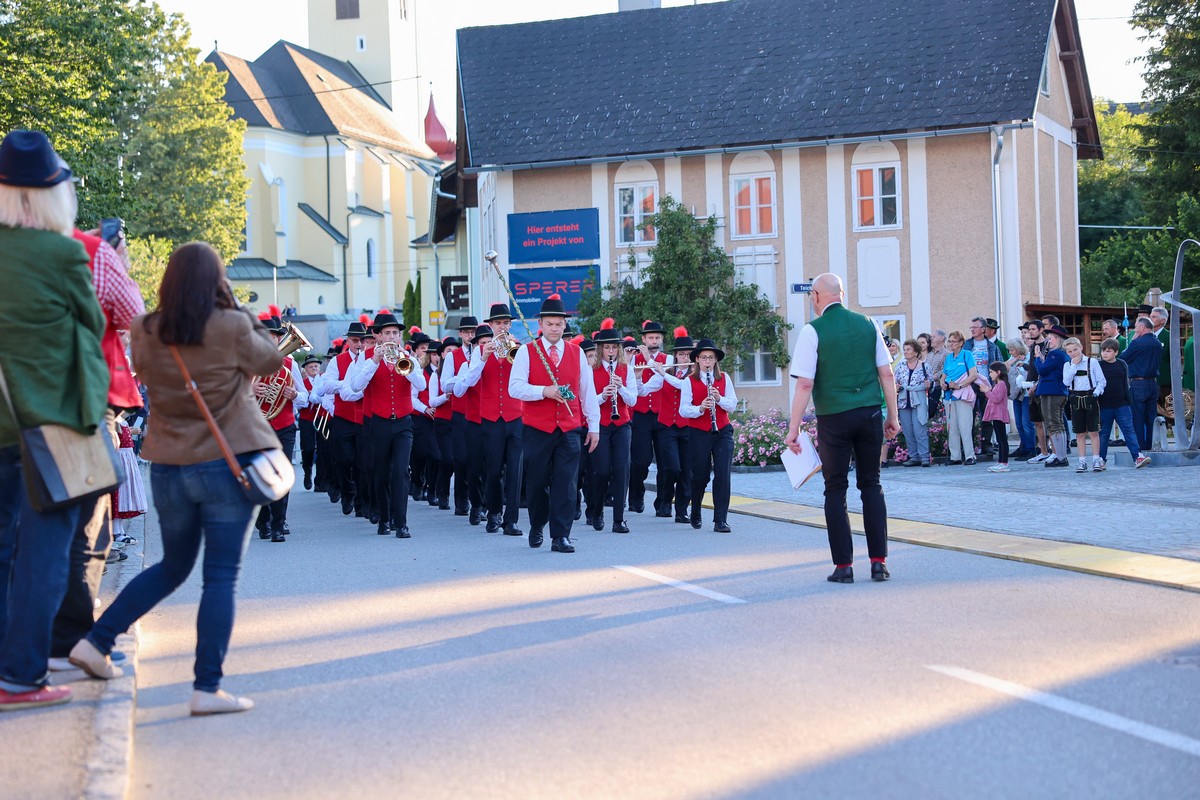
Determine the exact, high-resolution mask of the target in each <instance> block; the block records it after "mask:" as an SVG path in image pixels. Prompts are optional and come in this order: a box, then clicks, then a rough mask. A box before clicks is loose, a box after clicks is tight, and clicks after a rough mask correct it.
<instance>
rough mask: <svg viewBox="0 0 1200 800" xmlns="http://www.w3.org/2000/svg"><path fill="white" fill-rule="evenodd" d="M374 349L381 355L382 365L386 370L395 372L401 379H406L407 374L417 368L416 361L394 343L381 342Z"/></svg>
mask: <svg viewBox="0 0 1200 800" xmlns="http://www.w3.org/2000/svg"><path fill="white" fill-rule="evenodd" d="M375 348H376V349H377V350H380V351H381V352H382V353H383V356H382V358H383V363H384V364H386V365H387V368H388V369H391V370H395V371H396V374H397V375H400V376H401V377H408V375H409V373H411V372H412V371H413V370H414V369H416V368H417V360H416V359H415V358H413V357H412V356H410V355H409V354H408V353H407V352H406V351H405V350H404V348H403V347H401V346H400V345H399V344H397V343H396V342H382V343H381V344H377V345H375Z"/></svg>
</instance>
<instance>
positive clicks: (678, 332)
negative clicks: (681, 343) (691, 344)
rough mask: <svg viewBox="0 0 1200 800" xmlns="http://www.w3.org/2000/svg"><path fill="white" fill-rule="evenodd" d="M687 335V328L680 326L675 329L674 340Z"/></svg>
mask: <svg viewBox="0 0 1200 800" xmlns="http://www.w3.org/2000/svg"><path fill="white" fill-rule="evenodd" d="M687 335H688V332H687V328H685V327H683V326H682V325H680V326H679V327H678V328H676V329H675V338H676V339H678V338H679V337H680V336H687Z"/></svg>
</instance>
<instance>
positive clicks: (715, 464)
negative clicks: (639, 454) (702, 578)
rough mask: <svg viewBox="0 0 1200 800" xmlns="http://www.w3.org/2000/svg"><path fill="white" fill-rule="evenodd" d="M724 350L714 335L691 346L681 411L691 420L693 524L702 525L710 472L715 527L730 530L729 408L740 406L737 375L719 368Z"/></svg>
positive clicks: (724, 530) (716, 529)
mask: <svg viewBox="0 0 1200 800" xmlns="http://www.w3.org/2000/svg"><path fill="white" fill-rule="evenodd" d="M724 358H725V351H724V350H722V349H721V348H719V347H717V346H716V345H715V344H714V343H713V340H712V339H701V340H700V341H699V342H697V343H696V346H695V348H693V349H692V362H693V364H694V366H693V367H692V372H691V375H690V379H689V380H688V381H687V382H686V383H685V384H684V386H683V389H682V391H681V392H680V395H679V413H680V414H682V415H683V416H684V417H686V418H687V419H689V420H690V421H691V426H692V427H691V431H690V432H689V435H688V457H689V458H690V459H691V462H692V514H691V518H690V521H691V523H692V527H693V528H697V529H698V528H699V527H700V525H701V522H700V507H701V506H702V505H703V503H704V490H705V489H706V488H707V487H708V477H709V475H710V474H711V475H712V485H713V491H712V494H713V530H714V531H716V532H717V533H729V492H730V473H731V472H733V428H731V427H730V426H729V414H730V412H731V411H733V410H734V409H736V408H737V402H738V401H737V393H736V392H734V389H733V378H732V377H731V376H730V375H729V374H728V373H724V372H722V371H721V366H720V362H721V360H722V359H724Z"/></svg>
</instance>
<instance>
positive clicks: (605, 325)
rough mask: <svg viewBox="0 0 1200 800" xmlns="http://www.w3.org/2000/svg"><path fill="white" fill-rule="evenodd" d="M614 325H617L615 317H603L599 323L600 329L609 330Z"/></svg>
mask: <svg viewBox="0 0 1200 800" xmlns="http://www.w3.org/2000/svg"><path fill="white" fill-rule="evenodd" d="M615 327H617V321H616V320H615V319H613V318H612V317H605V318H604V320H603V321H602V322H601V323H600V330H602V331H609V330H612V329H613V328H615Z"/></svg>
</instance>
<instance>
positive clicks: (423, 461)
mask: <svg viewBox="0 0 1200 800" xmlns="http://www.w3.org/2000/svg"><path fill="white" fill-rule="evenodd" d="M410 419H411V420H412V432H413V445H412V460H411V461H410V462H409V463H410V466H411V469H410V470H409V480H410V481H411V482H412V490H413V491H416V492H420V491H421V490H422V489H426V488H427V489H429V491H430V492H431V493H434V488H433V482H434V481H435V480H436V479H437V464H438V461H439V460H441V452H440V451H439V449H438V441H437V433H436V432H435V431H434V429H433V420H432V419H431V418H429V417H427V416H425V415H424V414H413V415H412V417H411V418H410Z"/></svg>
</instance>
